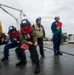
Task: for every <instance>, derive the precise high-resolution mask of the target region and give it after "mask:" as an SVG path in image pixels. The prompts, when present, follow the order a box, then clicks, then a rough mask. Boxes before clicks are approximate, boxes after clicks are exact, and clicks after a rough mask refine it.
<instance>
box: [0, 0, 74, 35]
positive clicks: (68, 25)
mask: <svg viewBox="0 0 74 75" xmlns="http://www.w3.org/2000/svg"><path fill="white" fill-rule="evenodd" d="M0 3H2V4H5V5H8V6H11V7H15V8H17V9H21V10H23V12H24V13H25V14H26V18H28V19H29V20H30V22H31V24H33V23H35V20H36V18H37V17H42V25H43V26H44V28H45V31H46V35H47V36H49V35H52V33H51V23H52V22H53V21H54V17H55V16H60V21H61V22H62V23H63V32H67V33H74V21H73V20H74V15H73V14H74V0H0ZM3 8H5V9H6V10H7V11H9V12H10V13H12V14H13V15H14V16H15V17H17V18H18V16H19V12H17V11H14V10H11V9H9V8H6V7H3ZM0 20H1V22H2V24H3V31H4V32H7V30H8V27H9V26H10V25H14V26H16V27H17V25H16V21H15V20H14V19H13V18H12V17H11V16H9V15H8V14H6V13H5V12H4V11H2V10H1V9H0Z"/></svg>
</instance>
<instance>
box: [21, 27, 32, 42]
mask: <svg viewBox="0 0 74 75" xmlns="http://www.w3.org/2000/svg"><path fill="white" fill-rule="evenodd" d="M20 29H21V32H22V34H23V36H24V39H25V40H28V41H31V40H33V36H32V32H33V29H32V26H29V27H28V29H24V28H22V27H21V28H20Z"/></svg>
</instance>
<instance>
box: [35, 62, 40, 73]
mask: <svg viewBox="0 0 74 75" xmlns="http://www.w3.org/2000/svg"><path fill="white" fill-rule="evenodd" d="M39 72H40V64H39V63H37V64H36V68H35V71H34V73H35V74H37V73H39Z"/></svg>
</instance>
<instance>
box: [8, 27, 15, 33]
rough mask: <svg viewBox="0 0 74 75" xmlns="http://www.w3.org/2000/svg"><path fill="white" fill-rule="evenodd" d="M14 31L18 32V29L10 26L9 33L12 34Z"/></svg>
mask: <svg viewBox="0 0 74 75" xmlns="http://www.w3.org/2000/svg"><path fill="white" fill-rule="evenodd" d="M12 31H16V28H15V27H14V26H9V28H8V33H10V32H12Z"/></svg>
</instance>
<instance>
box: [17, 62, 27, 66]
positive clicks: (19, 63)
mask: <svg viewBox="0 0 74 75" xmlns="http://www.w3.org/2000/svg"><path fill="white" fill-rule="evenodd" d="M25 64H26V61H19V62H18V63H16V66H20V65H25Z"/></svg>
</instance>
